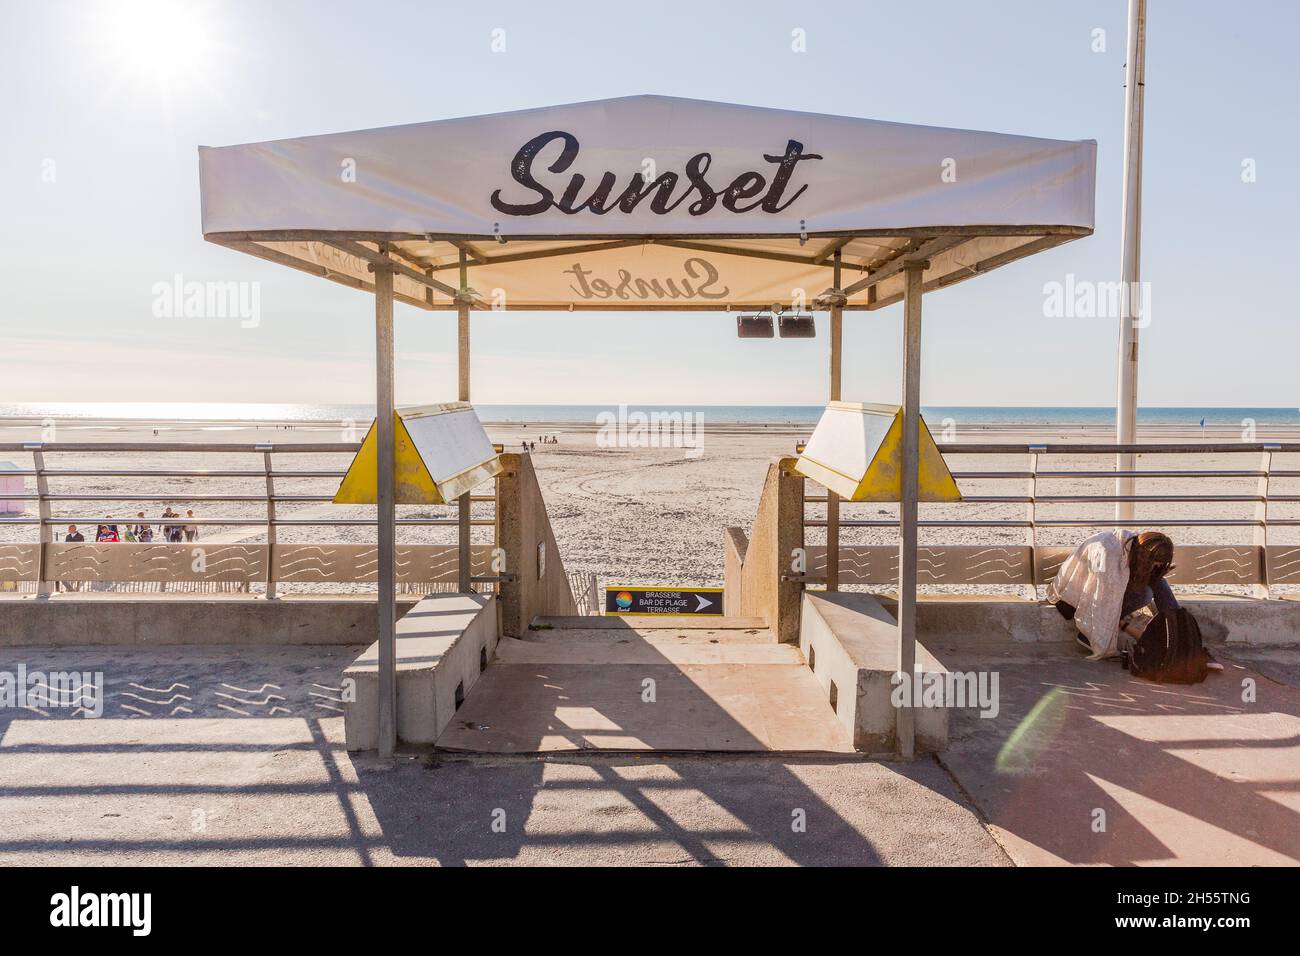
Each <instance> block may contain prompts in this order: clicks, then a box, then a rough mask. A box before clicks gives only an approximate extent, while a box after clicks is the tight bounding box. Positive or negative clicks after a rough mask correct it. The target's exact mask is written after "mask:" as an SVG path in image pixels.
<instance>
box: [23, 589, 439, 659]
mask: <svg viewBox="0 0 1300 956" xmlns="http://www.w3.org/2000/svg"><path fill="white" fill-rule="evenodd" d="M417 600H418V598H416V597H414V596H406V597H400V598H398V602H397V613H398V614H404V613H406V611H408V610H409V609H410V608H412V607H414V606H415V602H416V601H417ZM376 621H377V616H376V613H375V601H374V598H373V597H372V598H370V599H365V598H355V597H348V598H343V597H340V598H328V597H320V598H309V599H297V598H285V599H280V600H274V601H268V600H266V599H265V598H255V597H235V596H232V597H221V598H214V597H208V596H198V595H196V596H194V597H169V598H156V597H148V596H145V595H138V594H129V595H128V594H121V595H107V594H105V595H91V594H60V595H55V596H53V597H50V598H48V599H39V598H36V597H35V596H31V597H6V598H4V599H3V600H0V646H8V647H14V646H23V647H25V646H33V645H43V646H47V647H48V646H60V645H63V646H68V645H81V644H112V645H121V646H138V645H148V646H152V645H161V644H370V643H373V642H374V641H376V640H378V637H379V632H378V629H377V626H376Z"/></svg>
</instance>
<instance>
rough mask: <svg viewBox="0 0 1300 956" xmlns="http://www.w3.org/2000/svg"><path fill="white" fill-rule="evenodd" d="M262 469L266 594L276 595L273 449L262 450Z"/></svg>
mask: <svg viewBox="0 0 1300 956" xmlns="http://www.w3.org/2000/svg"><path fill="white" fill-rule="evenodd" d="M262 470H263V471H265V472H266V596H267V599H268V600H269V599H272V598H274V597H275V545H276V540H275V538H276V529H275V475H274V474H273V473H272V472H271V449H270V447H269V446H268V447H267V449H266V450H265V451H264V452H262Z"/></svg>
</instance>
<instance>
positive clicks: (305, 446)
mask: <svg viewBox="0 0 1300 956" xmlns="http://www.w3.org/2000/svg"><path fill="white" fill-rule="evenodd" d="M360 449H361V443H360V442H286V443H284V444H276V443H275V442H259V443H253V444H242V443H236V442H119V441H108V442H62V441H48V442H0V452H23V451H42V452H46V453H47V454H48V453H53V452H61V451H75V452H101V451H102V452H122V451H150V452H185V451H195V452H212V453H230V454H236V453H240V454H242V453H248V454H250V455H252V454H258V455H260V454H261V453H262V452H267V451H269V452H271V453H272V454H276V455H283V454H290V455H292V454H324V453H327V452H339V453H340V454H342V453H344V452H351V453H353V454H356V452H358V451H360Z"/></svg>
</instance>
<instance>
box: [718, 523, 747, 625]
mask: <svg viewBox="0 0 1300 956" xmlns="http://www.w3.org/2000/svg"><path fill="white" fill-rule="evenodd" d="M748 550H749V537H748V535H746V534H745V532H744V530H743V529H741V528H726V529H725V530H724V531H723V532H722V567H723V578H722V613H723V614H726V615H727V616H729V617H740V608H741V604H742V603H743V602H742V601H741V597H740V592H741V582H742V579H743V576H744V573H745V553H746V552H747V551H748Z"/></svg>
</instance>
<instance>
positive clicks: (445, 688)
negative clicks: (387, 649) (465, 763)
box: [343, 594, 498, 750]
mask: <svg viewBox="0 0 1300 956" xmlns="http://www.w3.org/2000/svg"><path fill="white" fill-rule="evenodd" d="M497 640H498V638H497V629H496V604H495V599H494V598H492V597H485V596H483V595H479V594H431V595H429V596H428V597H426V598H425V599H424V600H422V601H421V602H420V603H419V604H417V605H415V607H414V608H412V609H411V610H410V611H409V612H407V614H406V615H405V616H403V618H402V619H401V620H400V621H398V622H397V737H398V739H399V740H401V741H404V742H405V743H410V744H431V743H433V742H435V741H436V740H437V739H438V736H439V735H440V734H441V733H442V732H443V730H444V729H445V728H446V727H447V724H449V723H450V722H451V719H452V717H453V716H455V713H456V708H457V703H456V698H457V689H458V688H459V691H460V693H461V694H462V695H465V696H467V695H468V694H469V692H470V688H472V687H473V686H474V685H475V684H476V683H477V682H478V678H479V674H480V673H481V672H482V670H483V669H485V668H486V666H487V663H488V661H490V660H491V659H492V656H493V655H494V654H495V653H496V646H497ZM343 676H344V677H345V678H351V679H352V680H354V681H355V682H356V696H355V699H354V700H352V701H350V702H348V704H347V705H346V708H345V711H344V719H343V725H344V736H345V739H346V745H347V749H348V750H374V749H376V748H377V747H378V746H379V645H378V643H375V644H372V645H371V646H370V647H368V648H366V650H365V651H363V652H362V653H361V655H360V656H359V657H358V658H357V659H356V661H355V662H353V664H352V666H350V667H349V668H348V669H347V670H345V671H344V672H343Z"/></svg>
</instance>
